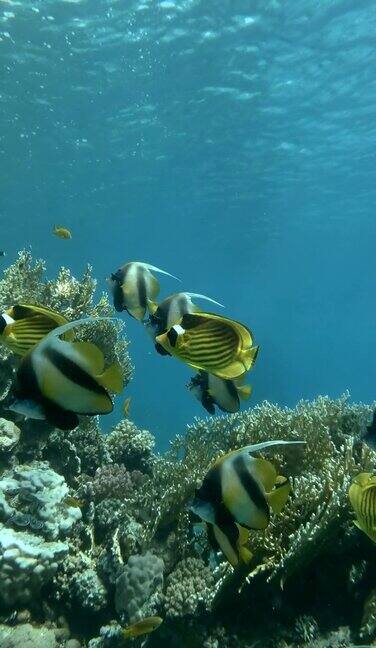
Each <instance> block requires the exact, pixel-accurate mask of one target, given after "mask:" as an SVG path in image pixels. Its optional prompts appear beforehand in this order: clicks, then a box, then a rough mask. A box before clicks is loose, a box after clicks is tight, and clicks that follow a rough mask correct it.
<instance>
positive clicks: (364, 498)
mask: <svg viewBox="0 0 376 648" xmlns="http://www.w3.org/2000/svg"><path fill="white" fill-rule="evenodd" d="M349 499H350V503H351V506H352V508H353V509H354V512H355V515H356V520H354V524H355V526H357V527H358V529H360V530H361V531H363V533H365V534H366V535H367V536H368V537H369V538H370V539H371V540H373V542H376V475H374V474H372V473H359V475H357V476H356V477H354V479H353V480H352V484H351V486H350V488H349Z"/></svg>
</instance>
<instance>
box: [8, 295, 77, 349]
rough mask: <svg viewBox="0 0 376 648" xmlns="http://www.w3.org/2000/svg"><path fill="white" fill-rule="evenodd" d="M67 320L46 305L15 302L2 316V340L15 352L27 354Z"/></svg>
mask: <svg viewBox="0 0 376 648" xmlns="http://www.w3.org/2000/svg"><path fill="white" fill-rule="evenodd" d="M67 321H68V320H67V319H66V318H65V317H64V316H63V315H60V313H57V312H56V311H54V310H52V309H51V308H46V306H38V305H37V304H15V305H14V306H12V307H11V308H9V309H8V310H6V311H5V313H3V314H2V315H1V316H0V342H1V343H2V344H5V345H6V346H7V347H8V348H9V349H11V350H12V351H13V352H14V353H17V354H18V355H25V354H26V353H28V351H30V349H32V348H33V347H34V346H35V345H36V344H38V343H39V342H40V341H41V340H42V339H43V338H44V337H45V336H46V335H47V334H48V333H49V332H50V331H52V330H53V329H55V328H57V327H58V326H62V325H63V324H66V323H67ZM66 335H68V334H66Z"/></svg>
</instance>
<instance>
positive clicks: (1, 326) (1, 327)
mask: <svg viewBox="0 0 376 648" xmlns="http://www.w3.org/2000/svg"><path fill="white" fill-rule="evenodd" d="M6 325H7V323H6V320H5V317H3V316H2V315H1V317H0V335H1V333H3V331H4V329H5V327H6Z"/></svg>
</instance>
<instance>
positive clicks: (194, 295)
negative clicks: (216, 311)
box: [184, 292, 224, 308]
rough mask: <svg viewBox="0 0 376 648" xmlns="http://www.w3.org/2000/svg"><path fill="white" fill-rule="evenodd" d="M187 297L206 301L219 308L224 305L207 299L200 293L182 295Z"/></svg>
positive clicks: (209, 298)
mask: <svg viewBox="0 0 376 648" xmlns="http://www.w3.org/2000/svg"><path fill="white" fill-rule="evenodd" d="M184 294H185V295H187V296H188V297H193V298H195V297H196V298H197V299H206V301H209V302H211V303H212V304H216V306H220V307H221V308H224V305H223V304H221V303H220V302H218V301H216V300H215V299H212V298H211V297H208V296H207V295H201V293H193V292H186V293H184Z"/></svg>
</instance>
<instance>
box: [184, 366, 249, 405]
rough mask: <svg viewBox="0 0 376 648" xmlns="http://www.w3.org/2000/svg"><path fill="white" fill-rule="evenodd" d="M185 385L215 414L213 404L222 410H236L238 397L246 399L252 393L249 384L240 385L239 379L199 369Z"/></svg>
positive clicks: (238, 401)
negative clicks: (219, 376)
mask: <svg viewBox="0 0 376 648" xmlns="http://www.w3.org/2000/svg"><path fill="white" fill-rule="evenodd" d="M187 387H188V389H189V391H190V392H191V394H193V396H195V398H197V400H198V401H200V403H201V404H202V406H203V407H204V408H205V409H206V411H207V412H209V414H215V406H217V407H219V409H220V410H221V411H222V412H230V413H234V412H238V411H239V409H240V399H242V400H247V399H248V398H249V397H250V395H251V393H252V387H251V385H242V384H241V379H238V380H225V379H224V378H218V376H213V375H212V374H209V373H208V372H207V371H199V372H198V373H197V374H196V375H195V376H193V378H191V381H190V382H189V383H188V385H187Z"/></svg>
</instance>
